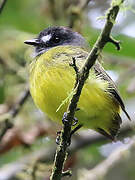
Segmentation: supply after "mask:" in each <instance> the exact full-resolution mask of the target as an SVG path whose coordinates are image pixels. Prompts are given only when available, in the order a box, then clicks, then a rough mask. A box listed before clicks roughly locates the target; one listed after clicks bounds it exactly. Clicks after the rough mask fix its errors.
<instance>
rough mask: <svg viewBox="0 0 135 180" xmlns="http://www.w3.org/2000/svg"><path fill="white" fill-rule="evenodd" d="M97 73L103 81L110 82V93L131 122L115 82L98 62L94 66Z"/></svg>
mask: <svg viewBox="0 0 135 180" xmlns="http://www.w3.org/2000/svg"><path fill="white" fill-rule="evenodd" d="M93 68H94V70H95V73H96V74H97V75H98V76H100V77H101V78H102V79H104V80H106V81H108V82H109V88H108V91H109V92H110V94H111V95H112V96H113V97H114V98H115V100H116V101H117V102H118V103H119V105H120V107H121V109H122V110H123V112H124V113H125V114H126V116H127V118H128V119H129V120H131V118H130V116H129V115H128V113H127V111H126V110H125V105H124V103H123V100H122V98H121V97H120V94H119V92H118V90H117V87H116V85H115V83H114V82H113V80H112V79H111V78H110V76H109V75H108V74H107V73H106V71H105V70H104V68H103V67H102V66H101V65H100V63H99V62H97V63H96V64H95V65H94V66H93Z"/></svg>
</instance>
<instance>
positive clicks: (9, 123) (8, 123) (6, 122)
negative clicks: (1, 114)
mask: <svg viewBox="0 0 135 180" xmlns="http://www.w3.org/2000/svg"><path fill="white" fill-rule="evenodd" d="M29 94H30V93H29V90H28V89H27V90H25V91H24V92H23V94H22V96H21V97H20V99H19V101H18V102H17V103H16V104H15V105H14V106H13V107H12V109H11V110H10V111H9V113H8V114H7V116H5V119H3V120H2V123H1V131H0V141H1V140H2V138H3V136H4V135H5V133H6V132H7V130H8V129H10V128H12V127H13V118H15V117H16V115H17V114H18V113H19V112H20V110H21V107H22V106H23V104H24V103H25V101H26V100H27V98H28V97H29Z"/></svg>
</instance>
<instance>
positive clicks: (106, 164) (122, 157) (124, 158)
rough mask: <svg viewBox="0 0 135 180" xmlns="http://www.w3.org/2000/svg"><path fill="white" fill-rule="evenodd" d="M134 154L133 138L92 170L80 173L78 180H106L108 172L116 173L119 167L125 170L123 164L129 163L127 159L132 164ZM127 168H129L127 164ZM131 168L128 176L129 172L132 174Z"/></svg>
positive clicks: (134, 144)
mask: <svg viewBox="0 0 135 180" xmlns="http://www.w3.org/2000/svg"><path fill="white" fill-rule="evenodd" d="M134 152H135V136H134V137H132V139H130V142H129V143H128V144H125V145H124V146H122V147H119V148H118V149H117V150H115V151H114V152H113V153H112V154H111V155H110V156H109V157H108V158H107V159H106V160H104V161H103V162H101V163H100V164H98V165H97V166H96V167H95V168H93V169H92V170H89V171H88V170H85V171H83V172H82V171H81V172H80V176H79V177H80V178H79V180H82V179H83V180H88V179H89V180H101V179H106V177H108V176H107V175H108V173H109V170H113V172H116V171H117V169H118V167H119V166H121V168H122V169H123V168H125V167H126V166H124V164H127V163H128V162H129V159H131V161H132V162H134V155H133V154H134ZM122 164H123V166H122ZM128 166H130V165H129V163H128ZM132 168H133V167H132V166H131V167H130V169H129V168H128V175H129V172H132V171H131V169H132ZM124 175H125V173H124ZM108 178H109V177H108Z"/></svg>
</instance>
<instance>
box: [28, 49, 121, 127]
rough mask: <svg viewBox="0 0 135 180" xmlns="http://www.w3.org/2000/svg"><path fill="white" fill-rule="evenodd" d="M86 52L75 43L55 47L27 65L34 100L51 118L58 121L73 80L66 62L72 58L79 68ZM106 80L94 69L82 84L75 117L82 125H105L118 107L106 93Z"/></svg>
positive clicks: (72, 72) (65, 106) (70, 93)
mask: <svg viewBox="0 0 135 180" xmlns="http://www.w3.org/2000/svg"><path fill="white" fill-rule="evenodd" d="M87 54H88V53H87V52H86V51H84V50H83V49H80V48H79V47H78V48H77V47H72V46H61V47H55V48H52V49H50V50H49V51H47V52H46V53H44V54H43V55H41V56H40V57H39V58H37V60H36V61H34V62H33V63H32V64H31V65H30V91H31V95H32V97H33V99H34V102H35V104H36V105H37V106H38V107H39V108H40V109H41V110H42V111H43V112H45V113H46V114H47V115H48V116H49V117H50V118H51V119H52V120H54V121H59V122H61V120H62V116H63V113H64V112H65V111H66V108H67V105H68V101H69V99H70V97H71V95H72V89H73V86H74V83H75V72H74V70H73V68H72V67H71V66H69V63H70V62H72V57H75V58H76V62H77V66H78V67H79V68H80V67H81V66H82V65H83V63H84V62H85V59H86V57H87ZM107 88H108V82H107V81H105V80H103V79H101V78H100V76H99V77H97V76H96V74H95V72H94V70H91V71H90V75H89V78H88V80H87V82H86V84H85V85H84V88H83V90H82V93H81V97H80V100H79V103H78V107H79V108H80V110H79V111H77V112H76V117H77V118H78V120H79V122H81V123H83V124H84V126H86V127H88V128H91V129H95V128H96V126H97V124H98V126H99V127H102V128H103V129H107V128H108V124H109V121H110V119H112V116H113V114H114V113H115V111H118V109H119V107H118V105H116V102H114V99H112V98H111V96H110V95H109V93H107Z"/></svg>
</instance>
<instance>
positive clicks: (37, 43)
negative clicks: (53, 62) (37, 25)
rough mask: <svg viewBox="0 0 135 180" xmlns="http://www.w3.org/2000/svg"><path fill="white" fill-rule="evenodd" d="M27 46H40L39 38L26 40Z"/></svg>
mask: <svg viewBox="0 0 135 180" xmlns="http://www.w3.org/2000/svg"><path fill="white" fill-rule="evenodd" d="M24 43H25V44H28V45H33V46H38V45H40V42H39V40H38V39H37V38H35V39H31V40H26V41H24Z"/></svg>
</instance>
